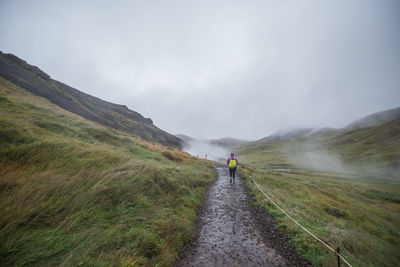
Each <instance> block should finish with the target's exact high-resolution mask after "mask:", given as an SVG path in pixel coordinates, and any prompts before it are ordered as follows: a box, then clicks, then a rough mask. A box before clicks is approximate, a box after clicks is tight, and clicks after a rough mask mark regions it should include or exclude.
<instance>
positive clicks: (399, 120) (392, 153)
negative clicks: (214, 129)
mask: <svg viewBox="0 0 400 267" xmlns="http://www.w3.org/2000/svg"><path fill="white" fill-rule="evenodd" d="M295 132H296V133H298V132H299V131H295ZM288 135H289V136H293V137H292V138H280V137H277V136H276V135H274V136H271V137H267V138H264V139H262V140H260V141H256V142H252V143H247V144H244V145H243V146H241V149H240V151H239V154H240V155H241V156H242V158H243V159H244V160H245V161H247V162H248V163H253V164H255V165H260V166H264V167H265V166H269V167H279V168H281V167H285V168H303V169H313V170H319V171H331V172H335V171H336V172H348V173H353V174H354V173H362V174H370V175H382V174H383V175H386V176H395V177H398V176H399V175H400V108H397V109H392V110H387V111H383V112H379V113H376V114H372V115H370V116H368V117H365V118H363V119H360V120H357V121H356V122H354V123H352V124H350V125H349V126H347V127H345V128H342V129H329V128H324V129H321V130H317V131H311V130H310V131H308V132H307V133H305V134H301V135H296V134H292V135H290V134H286V136H288Z"/></svg>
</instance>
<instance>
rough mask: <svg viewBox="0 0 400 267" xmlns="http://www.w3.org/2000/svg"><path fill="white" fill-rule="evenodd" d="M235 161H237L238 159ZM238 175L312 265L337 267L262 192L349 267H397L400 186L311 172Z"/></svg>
mask: <svg viewBox="0 0 400 267" xmlns="http://www.w3.org/2000/svg"><path fill="white" fill-rule="evenodd" d="M239 159H240V158H239ZM240 173H241V174H242V176H244V177H246V178H247V180H246V182H247V184H248V186H249V187H250V188H252V192H253V193H254V194H255V197H256V199H257V202H256V204H257V205H261V206H263V207H265V208H266V209H267V210H269V211H270V212H271V213H272V215H274V216H275V218H277V221H278V225H279V228H280V229H281V230H282V231H284V232H286V233H287V234H288V235H289V236H290V237H291V238H292V240H293V241H294V242H295V244H296V247H297V249H298V251H299V253H300V254H302V255H304V256H305V257H306V258H308V259H309V260H311V261H312V263H313V264H314V265H317V266H320V265H321V266H337V263H336V257H335V255H334V254H333V253H331V252H330V251H329V250H327V249H326V248H325V247H324V246H323V245H321V244H320V243H319V242H317V241H316V240H315V239H313V238H312V237H311V236H310V235H308V234H307V233H305V232H304V231H303V230H301V229H300V228H299V227H298V226H297V225H295V224H294V223H293V222H292V221H291V220H290V219H289V218H288V217H286V216H285V215H284V214H283V213H282V212H281V211H279V210H278V209H277V208H276V207H275V206H273V205H272V204H271V203H270V202H269V201H268V200H266V198H265V196H264V195H263V194H262V193H261V192H260V191H259V190H258V189H257V188H256V187H255V185H254V184H253V183H251V180H252V179H254V180H255V181H256V182H257V183H258V184H260V185H261V187H262V188H263V190H264V191H265V192H266V193H267V194H268V195H269V196H270V197H271V198H272V199H274V201H275V202H277V203H278V205H280V206H281V207H282V208H283V209H284V210H286V211H287V212H288V213H289V214H290V215H291V216H293V217H294V218H295V219H296V220H298V221H299V223H301V224H302V225H304V226H305V227H306V228H307V229H309V230H310V231H311V232H313V233H314V234H316V235H317V236H319V237H320V238H321V239H322V240H323V241H325V242H327V243H328V244H329V245H330V246H332V247H334V248H336V247H337V246H339V247H340V249H341V252H342V255H343V256H344V257H345V258H346V259H348V261H349V262H350V263H351V264H352V265H353V266H399V265H400V254H399V253H398V252H399V250H400V182H399V181H394V180H390V181H385V182H382V180H380V179H378V180H377V179H372V178H366V177H356V176H349V175H338V174H328V173H318V172H310V171H299V170H296V171H286V170H285V171H272V170H264V169H261V168H257V169H256V168H252V167H246V168H245V169H241V170H240Z"/></svg>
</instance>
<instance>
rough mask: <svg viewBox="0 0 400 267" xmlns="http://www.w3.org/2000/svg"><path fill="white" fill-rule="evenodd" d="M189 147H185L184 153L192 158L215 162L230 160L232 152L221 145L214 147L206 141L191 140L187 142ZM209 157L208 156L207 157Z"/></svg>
mask: <svg viewBox="0 0 400 267" xmlns="http://www.w3.org/2000/svg"><path fill="white" fill-rule="evenodd" d="M186 143H188V145H186V146H184V147H183V149H182V150H183V151H184V152H187V153H189V154H190V155H192V156H195V157H199V158H206V157H207V159H209V160H214V161H223V160H225V158H228V156H229V154H230V151H229V150H228V149H227V148H225V147H223V146H219V145H213V144H211V143H210V142H209V141H206V140H190V141H186ZM206 155H207V156H206Z"/></svg>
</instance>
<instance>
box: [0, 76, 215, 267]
mask: <svg viewBox="0 0 400 267" xmlns="http://www.w3.org/2000/svg"><path fill="white" fill-rule="evenodd" d="M0 88H1V89H0V205H1V207H2V208H1V212H0V240H1V242H0V265H3V266H9V265H17V266H20V265H29V266H53V265H64V266H80V265H84V266H110V265H117V266H118V265H119V266H140V265H144V266H156V265H157V266H168V265H170V264H171V263H172V262H174V261H175V259H176V257H177V252H178V250H179V248H180V247H181V246H182V245H183V243H184V242H186V241H188V240H189V239H190V237H191V233H192V230H193V225H194V218H195V210H196V208H197V206H198V205H199V203H200V201H201V200H202V198H203V197H204V194H205V190H206V188H207V187H208V185H209V184H210V183H211V182H212V181H213V180H214V178H215V173H214V171H213V169H212V166H211V165H210V164H209V163H208V162H206V161H201V160H197V159H193V158H192V157H190V156H189V155H188V154H185V153H182V152H179V151H172V150H169V149H167V148H165V147H163V146H161V145H157V144H152V143H147V142H144V141H141V140H139V139H137V138H135V137H132V136H128V135H126V134H123V133H120V132H118V131H115V130H111V129H108V128H104V127H102V126H100V125H97V124H95V123H92V122H89V121H86V120H84V119H82V118H80V117H79V116H76V115H73V114H71V113H68V112H66V111H64V110H62V109H60V108H58V107H57V106H54V105H52V104H50V103H49V102H48V101H46V100H44V99H41V98H39V97H36V96H33V95H31V94H29V93H28V92H26V91H25V90H23V89H21V88H18V87H15V86H14V85H12V84H10V83H8V82H7V81H5V80H4V79H2V78H0Z"/></svg>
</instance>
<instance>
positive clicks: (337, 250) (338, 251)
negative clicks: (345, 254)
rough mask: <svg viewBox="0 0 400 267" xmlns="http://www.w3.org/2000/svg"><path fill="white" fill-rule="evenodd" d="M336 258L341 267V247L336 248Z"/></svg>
mask: <svg viewBox="0 0 400 267" xmlns="http://www.w3.org/2000/svg"><path fill="white" fill-rule="evenodd" d="M336 253H337V254H336V256H337V266H338V267H340V257H339V253H340V249H339V247H337V248H336Z"/></svg>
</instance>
